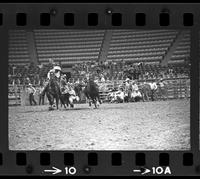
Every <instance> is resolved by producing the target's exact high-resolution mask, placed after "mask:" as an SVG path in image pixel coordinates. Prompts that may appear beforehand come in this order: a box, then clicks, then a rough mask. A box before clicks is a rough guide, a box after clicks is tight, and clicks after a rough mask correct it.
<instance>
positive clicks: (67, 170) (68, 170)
mask: <svg viewBox="0 0 200 179" xmlns="http://www.w3.org/2000/svg"><path fill="white" fill-rule="evenodd" d="M65 173H66V175H75V174H76V168H74V167H65Z"/></svg>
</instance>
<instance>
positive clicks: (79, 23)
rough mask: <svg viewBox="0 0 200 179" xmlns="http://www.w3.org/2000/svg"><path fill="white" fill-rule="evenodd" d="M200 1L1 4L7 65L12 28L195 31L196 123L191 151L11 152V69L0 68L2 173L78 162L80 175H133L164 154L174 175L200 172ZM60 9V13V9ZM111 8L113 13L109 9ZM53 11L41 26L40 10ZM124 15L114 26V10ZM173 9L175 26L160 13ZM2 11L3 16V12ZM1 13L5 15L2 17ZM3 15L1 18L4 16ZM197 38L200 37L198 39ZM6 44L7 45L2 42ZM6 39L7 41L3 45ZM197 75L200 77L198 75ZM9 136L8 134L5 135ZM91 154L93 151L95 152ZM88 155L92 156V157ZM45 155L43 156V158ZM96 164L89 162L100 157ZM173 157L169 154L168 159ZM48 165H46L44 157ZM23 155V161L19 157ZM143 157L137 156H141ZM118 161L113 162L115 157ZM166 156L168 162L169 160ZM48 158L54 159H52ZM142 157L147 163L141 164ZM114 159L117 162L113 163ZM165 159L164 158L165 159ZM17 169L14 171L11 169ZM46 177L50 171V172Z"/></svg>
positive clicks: (193, 123)
mask: <svg viewBox="0 0 200 179" xmlns="http://www.w3.org/2000/svg"><path fill="white" fill-rule="evenodd" d="M199 9H200V4H168V3H163V4H157V3H156V4H139V3H137V4H129V3H126V4H102V3H101V4H98V5H97V4H89V3H88V4H77V3H76V4H71V3H70V4H52V3H50V4H25V3H23V4H14V3H13V4H1V5H0V31H1V32H2V33H1V34H0V37H1V39H2V42H1V45H0V47H1V49H2V51H1V52H0V54H1V57H2V59H3V60H1V61H0V63H1V64H0V65H1V66H7V62H8V61H7V59H8V34H7V32H8V30H9V29H37V28H40V29H41V28H43V29H52V28H54V29H84V28H85V29H144V30H148V29H177V30H183V29H184V30H190V32H191V59H192V65H191V72H192V73H191V109H190V111H191V121H190V133H191V138H190V141H191V142H190V143H191V150H189V151H168V150H167V151H96V150H95V151H9V150H8V101H7V100H8V99H7V91H8V90H7V87H8V86H7V80H5V79H7V69H6V70H5V71H0V73H1V75H0V78H1V81H2V82H3V88H0V91H1V94H5V95H2V97H3V98H2V100H0V106H1V108H0V113H1V118H2V119H1V120H0V175H6V174H8V175H27V174H30V175H42V173H41V171H43V170H44V169H46V168H47V167H48V166H54V165H55V166H57V167H58V168H59V167H62V168H63V167H66V166H75V167H76V168H77V169H78V171H77V173H76V175H131V176H134V175H135V174H134V173H132V172H131V171H132V170H133V169H134V168H138V167H153V166H159V165H160V162H159V158H160V161H161V160H162V159H161V158H162V157H160V155H161V156H165V157H164V160H165V159H166V158H168V159H169V166H170V168H171V169H172V175H199V174H200V150H199V80H198V79H199V76H198V75H199V73H198V71H199V69H198V67H199V63H198V61H199V38H200V36H199V31H200V20H199V17H200V13H199ZM54 10H56V13H55V11H54ZM66 12H67V13H73V14H74V24H73V25H69V26H68V25H67V26H66V25H65V24H64V22H65V21H64V14H65V13H66ZM88 12H89V13H97V14H98V25H94V26H88ZM110 12H111V13H110ZM18 13H26V14H27V16H26V18H25V19H26V21H27V24H26V25H23V23H22V25H18V26H16V19H17V17H16V14H18ZM41 13H47V14H50V25H49V26H48V25H45V26H41V25H40V14H41ZM115 13H117V14H121V15H122V16H121V22H122V23H121V25H114V26H113V25H112V18H111V17H112V14H115ZM136 13H141V14H145V16H146V18H145V22H146V23H145V25H137V24H136V23H135V22H136V21H135V14H136ZM160 13H165V14H166V13H169V14H170V24H169V25H168V26H166V25H164V26H160V24H159V14H160ZM185 13H190V14H193V17H192V18H193V22H194V23H193V24H192V25H184V24H183V14H185ZM1 14H2V15H1ZM1 16H2V17H1ZM1 19H2V20H1ZM197 37H198V38H197ZM3 42H4V43H3ZM2 43H3V44H2ZM197 74H198V75H197ZM5 136H6V137H5ZM65 153H67V154H69V156H71V159H72V161H71V163H70V162H69V161H67V163H65V161H64V158H65V157H64V156H65V155H67V154H65ZM91 153H92V155H91ZM88 154H89V155H90V156H92V157H88ZM41 155H42V156H41ZM95 156H97V164H94V163H93V164H91V163H90V162H89V161H88V159H89V158H90V159H89V160H91V159H92V160H93V159H95V158H96V157H95ZM166 156H168V157H166ZM42 157H43V158H44V159H45V161H46V162H47V163H45V162H44V163H41V162H42V161H40V159H41V158H42ZM17 158H18V160H17ZM136 158H138V159H136ZM112 159H113V160H112ZM168 159H166V160H167V161H166V163H167V162H168ZM48 160H49V163H48ZM137 160H142V161H143V162H141V163H139V164H137V163H136V162H137ZM112 161H113V163H112ZM68 162H69V163H68ZM164 163H165V162H164ZM11 170H12V172H13V173H10V171H11ZM45 175H46V174H45Z"/></svg>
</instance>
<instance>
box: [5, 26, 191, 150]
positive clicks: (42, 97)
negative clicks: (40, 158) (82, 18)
mask: <svg viewBox="0 0 200 179" xmlns="http://www.w3.org/2000/svg"><path fill="white" fill-rule="evenodd" d="M190 43H191V42H190V31H178V30H126V29H123V30H118V29H117V30H66V29H64V30H50V29H48V30H47V29H46V30H43V29H37V30H11V31H9V69H8V71H9V73H8V74H9V76H8V82H9V84H8V86H9V88H8V89H9V91H8V104H9V107H8V111H9V149H10V150H189V149H190Z"/></svg>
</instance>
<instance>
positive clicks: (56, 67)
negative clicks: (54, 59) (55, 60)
mask: <svg viewBox="0 0 200 179" xmlns="http://www.w3.org/2000/svg"><path fill="white" fill-rule="evenodd" d="M53 69H54V70H59V71H61V68H60V67H59V66H55V67H54V68H53Z"/></svg>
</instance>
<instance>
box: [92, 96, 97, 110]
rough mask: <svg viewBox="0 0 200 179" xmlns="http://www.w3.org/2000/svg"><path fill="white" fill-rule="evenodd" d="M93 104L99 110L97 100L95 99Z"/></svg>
mask: <svg viewBox="0 0 200 179" xmlns="http://www.w3.org/2000/svg"><path fill="white" fill-rule="evenodd" d="M92 102H93V104H94V106H95V108H97V100H96V99H95V98H93V99H92Z"/></svg>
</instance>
